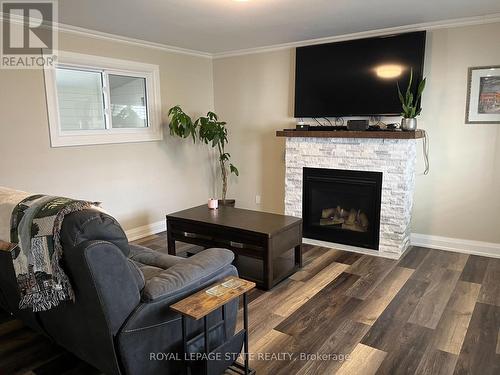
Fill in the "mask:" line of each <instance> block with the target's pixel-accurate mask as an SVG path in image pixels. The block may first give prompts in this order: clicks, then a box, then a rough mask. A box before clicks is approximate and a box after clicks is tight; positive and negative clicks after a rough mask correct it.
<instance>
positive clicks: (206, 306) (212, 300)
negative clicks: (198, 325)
mask: <svg viewBox="0 0 500 375" xmlns="http://www.w3.org/2000/svg"><path fill="white" fill-rule="evenodd" d="M253 288H255V283H254V282H251V281H247V280H243V279H240V278H239V277H236V276H229V277H226V278H225V279H223V280H222V281H219V282H218V283H215V284H213V285H211V286H210V287H208V288H206V289H203V290H201V291H199V292H197V293H195V294H192V295H190V296H189V297H187V298H185V299H183V300H181V301H178V302H176V303H175V304H173V305H172V306H170V308H171V309H172V310H173V311H175V312H178V313H179V314H181V316H182V343H183V347H184V354H185V356H186V355H187V354H188V337H187V332H186V318H190V319H194V320H200V319H201V318H203V324H204V330H203V337H204V345H205V354H206V355H207V356H208V355H209V354H210V353H211V351H210V349H211V348H210V347H209V331H210V327H208V319H207V317H208V315H209V314H210V313H212V312H214V311H216V310H217V309H219V308H220V309H221V312H222V321H223V325H224V326H223V329H224V339H225V341H224V342H223V343H222V344H221V345H219V347H218V348H213V349H212V350H214V349H216V350H218V351H220V352H223V351H224V347H227V348H230V347H232V346H234V345H238V343H237V341H238V338H240V337H243V356H244V364H243V365H242V364H240V363H239V362H237V361H236V360H235V361H234V362H233V363H232V364H231V365H230V366H229V369H231V370H232V371H233V372H235V373H237V374H245V375H254V374H255V373H256V372H255V370H252V369H250V367H249V365H248V298H247V293H248V292H249V291H250V290H252V289H253ZM240 296H243V329H242V330H241V331H240V332H238V333H236V334H235V335H234V336H233V337H231V338H230V339H227V338H226V337H225V335H226V305H227V304H228V303H229V302H231V301H233V300H234V299H236V298H239V297H240ZM238 346H239V348H241V341H239V345H238ZM238 350H239V349H238ZM185 359H186V358H185ZM212 373H217V369H214V368H211V367H210V361H209V360H208V359H207V360H206V367H205V374H212ZM186 374H189V361H188V360H186Z"/></svg>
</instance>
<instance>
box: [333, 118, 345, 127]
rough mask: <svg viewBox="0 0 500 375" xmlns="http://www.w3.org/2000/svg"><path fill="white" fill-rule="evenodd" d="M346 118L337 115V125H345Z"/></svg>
mask: <svg viewBox="0 0 500 375" xmlns="http://www.w3.org/2000/svg"><path fill="white" fill-rule="evenodd" d="M343 125H344V118H343V117H335V126H343Z"/></svg>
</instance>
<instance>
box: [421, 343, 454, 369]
mask: <svg viewBox="0 0 500 375" xmlns="http://www.w3.org/2000/svg"><path fill="white" fill-rule="evenodd" d="M457 359H458V356H457V355H454V354H450V353H447V352H443V351H441V350H437V349H434V348H430V349H428V350H427V351H426V352H425V354H424V355H423V357H422V360H421V361H420V364H419V365H418V367H417V370H416V371H415V375H437V374H439V375H452V374H453V371H454V370H455V366H456V364H457Z"/></svg>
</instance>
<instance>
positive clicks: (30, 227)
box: [10, 195, 98, 312]
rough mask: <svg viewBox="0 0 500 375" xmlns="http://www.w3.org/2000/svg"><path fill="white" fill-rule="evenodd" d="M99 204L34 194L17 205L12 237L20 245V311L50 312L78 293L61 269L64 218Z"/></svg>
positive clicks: (17, 265)
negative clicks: (61, 236)
mask: <svg viewBox="0 0 500 375" xmlns="http://www.w3.org/2000/svg"><path fill="white" fill-rule="evenodd" d="M95 205H98V203H92V202H86V201H78V200H73V199H69V198H61V197H51V196H47V195H32V196H30V197H28V198H25V199H24V200H22V201H21V202H20V203H19V204H17V205H16V206H15V208H14V210H13V212H12V216H11V226H10V228H11V231H10V238H11V242H12V243H16V244H18V247H17V249H16V250H15V252H14V254H13V263H14V269H15V272H16V277H17V283H18V285H19V291H20V294H21V301H20V302H19V308H20V309H26V308H30V309H32V310H33V311H34V312H37V311H45V310H49V309H51V308H53V307H55V306H57V305H59V303H60V302H61V301H74V299H75V294H74V292H73V288H72V287H71V284H70V282H69V279H68V277H67V276H66V274H65V273H64V271H63V270H62V268H61V265H60V261H61V258H62V245H61V240H60V236H59V234H60V231H61V227H62V223H63V220H64V217H65V216H66V215H68V214H70V213H72V212H75V211H80V210H84V209H87V208H91V207H93V206H95Z"/></svg>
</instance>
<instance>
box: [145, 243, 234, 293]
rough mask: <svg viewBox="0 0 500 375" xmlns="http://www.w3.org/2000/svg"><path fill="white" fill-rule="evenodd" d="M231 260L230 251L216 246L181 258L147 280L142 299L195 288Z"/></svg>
mask: <svg viewBox="0 0 500 375" xmlns="http://www.w3.org/2000/svg"><path fill="white" fill-rule="evenodd" d="M233 260H234V254H233V253H232V252H231V251H229V250H226V249H218V248H213V249H208V250H204V251H202V252H200V253H198V254H196V255H194V256H192V257H190V258H187V259H183V260H182V261H181V262H179V263H177V264H175V265H173V266H172V267H170V268H168V269H167V270H165V271H162V272H161V273H160V274H158V275H156V276H155V277H153V278H151V279H150V280H148V281H147V283H146V286H145V287H144V290H143V292H142V301H143V302H156V301H160V300H163V299H171V298H175V296H176V295H182V294H184V293H185V292H186V291H190V290H193V289H196V287H197V286H198V285H200V283H203V281H204V280H206V279H209V278H212V276H213V275H214V274H218V273H220V272H221V271H222V270H223V269H224V268H225V267H227V266H228V265H230V264H231V263H232V262H233Z"/></svg>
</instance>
